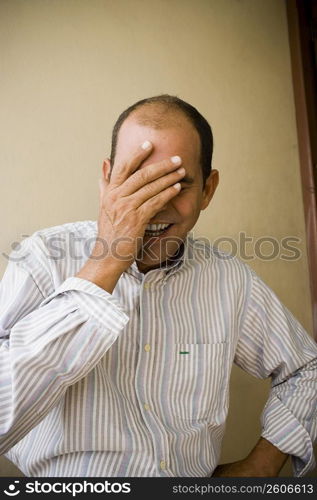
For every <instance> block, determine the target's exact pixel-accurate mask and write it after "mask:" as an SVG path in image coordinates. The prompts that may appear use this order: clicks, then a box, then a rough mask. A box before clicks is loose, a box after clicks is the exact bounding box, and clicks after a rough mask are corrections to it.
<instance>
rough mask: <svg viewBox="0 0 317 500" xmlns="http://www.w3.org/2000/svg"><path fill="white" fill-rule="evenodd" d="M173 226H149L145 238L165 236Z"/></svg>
mask: <svg viewBox="0 0 317 500" xmlns="http://www.w3.org/2000/svg"><path fill="white" fill-rule="evenodd" d="M172 226H173V224H148V225H147V228H146V230H145V233H144V236H150V237H154V236H156V237H158V236H162V235H163V234H165V233H166V232H167V231H168V230H169V229H170V227H172Z"/></svg>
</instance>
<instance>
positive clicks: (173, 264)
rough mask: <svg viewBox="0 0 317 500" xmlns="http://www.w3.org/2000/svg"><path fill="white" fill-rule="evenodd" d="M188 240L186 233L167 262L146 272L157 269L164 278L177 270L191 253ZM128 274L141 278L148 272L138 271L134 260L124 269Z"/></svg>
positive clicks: (188, 235)
mask: <svg viewBox="0 0 317 500" xmlns="http://www.w3.org/2000/svg"><path fill="white" fill-rule="evenodd" d="M190 240H191V236H190V234H187V236H186V238H185V240H184V241H183V243H182V244H181V246H180V248H179V250H178V252H177V253H176V254H175V255H174V256H173V257H172V258H171V259H170V260H169V262H168V264H165V265H164V266H162V267H158V268H156V269H153V270H151V271H148V273H151V272H154V271H158V272H160V273H163V275H164V277H165V279H166V278H167V277H169V276H171V275H172V274H174V273H175V272H176V271H179V270H180V269H181V268H182V267H183V266H184V264H185V263H186V261H187V259H188V258H189V256H190V254H191V250H192V249H191V246H190ZM126 272H127V273H128V274H132V275H133V276H135V277H136V278H139V279H141V280H143V278H144V276H146V275H147V274H148V273H146V274H144V273H142V272H140V271H139V269H138V266H137V264H136V262H135V261H134V262H133V263H132V264H131V266H130V267H129V268H128V269H127V271H126Z"/></svg>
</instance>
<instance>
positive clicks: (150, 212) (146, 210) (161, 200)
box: [139, 182, 181, 224]
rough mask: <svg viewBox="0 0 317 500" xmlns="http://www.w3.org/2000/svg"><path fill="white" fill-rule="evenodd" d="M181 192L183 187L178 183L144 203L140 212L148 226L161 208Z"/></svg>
mask: <svg viewBox="0 0 317 500" xmlns="http://www.w3.org/2000/svg"><path fill="white" fill-rule="evenodd" d="M180 190H181V185H180V183H179V182H177V183H176V184H173V185H172V186H169V187H168V188H166V189H164V191H161V192H160V193H159V194H157V195H156V196H153V197H152V198H150V199H149V200H147V201H146V202H145V203H143V205H142V206H141V207H140V208H139V211H140V214H141V217H142V219H143V220H144V221H145V223H146V224H147V223H148V221H149V220H151V219H152V217H154V216H155V215H156V214H157V213H158V212H159V211H160V210H161V208H162V207H164V205H166V203H168V202H169V201H170V200H172V199H173V198H174V197H175V196H177V195H178V194H179V192H180Z"/></svg>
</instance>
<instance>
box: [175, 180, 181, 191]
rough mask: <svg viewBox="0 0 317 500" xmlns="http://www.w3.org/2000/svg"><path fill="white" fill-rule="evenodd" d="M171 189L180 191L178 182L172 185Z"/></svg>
mask: <svg viewBox="0 0 317 500" xmlns="http://www.w3.org/2000/svg"><path fill="white" fill-rule="evenodd" d="M173 187H174V188H175V189H177V190H178V189H180V187H181V185H180V182H177V183H176V184H173Z"/></svg>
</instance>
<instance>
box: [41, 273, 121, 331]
mask: <svg viewBox="0 0 317 500" xmlns="http://www.w3.org/2000/svg"><path fill="white" fill-rule="evenodd" d="M64 293H67V294H68V295H70V296H71V298H72V299H73V300H74V302H75V303H76V304H77V305H78V306H79V308H80V309H81V310H83V311H85V312H86V313H87V314H88V315H89V316H90V317H92V318H93V319H94V320H95V321H97V322H98V323H101V324H102V325H103V326H104V325H106V326H107V328H109V329H110V330H113V331H120V330H122V328H123V327H124V326H125V325H126V323H127V322H128V321H129V316H127V314H125V312H124V311H123V309H122V307H121V305H120V303H119V302H118V300H117V299H115V298H114V297H113V296H112V295H111V294H110V293H108V292H106V290H103V289H102V288H100V287H99V286H97V285H95V284H94V283H92V282H91V281H88V280H85V279H82V278H76V277H71V278H67V279H66V280H65V281H64V282H63V283H62V284H61V285H60V286H59V287H58V288H56V290H55V291H54V292H53V293H52V294H51V295H49V296H48V297H46V299H45V300H43V302H41V304H40V307H42V306H44V305H46V304H48V303H49V302H50V301H51V300H52V299H54V298H55V297H57V296H58V295H61V294H64Z"/></svg>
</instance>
